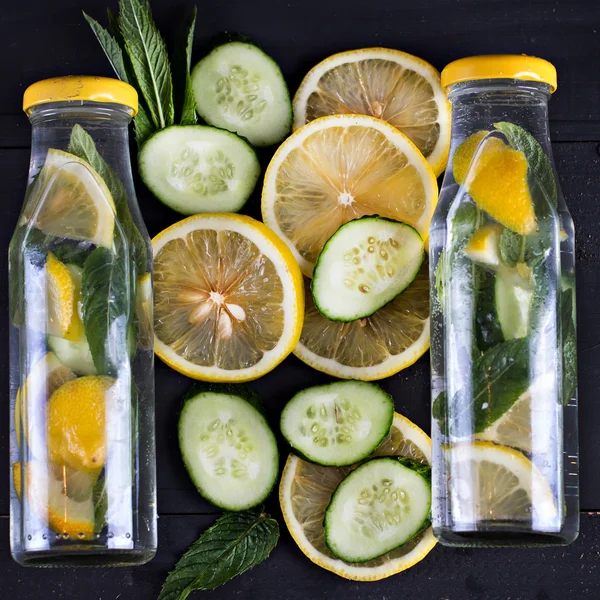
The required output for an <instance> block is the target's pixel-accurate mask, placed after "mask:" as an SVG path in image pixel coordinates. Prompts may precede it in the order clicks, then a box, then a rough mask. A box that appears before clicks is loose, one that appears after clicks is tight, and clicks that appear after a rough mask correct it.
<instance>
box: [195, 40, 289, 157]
mask: <svg viewBox="0 0 600 600" xmlns="http://www.w3.org/2000/svg"><path fill="white" fill-rule="evenodd" d="M192 87H193V90H194V95H195V97H196V109H197V111H198V114H199V115H200V116H201V117H202V118H203V119H204V120H205V121H206V122H207V123H209V124H210V125H214V126H215V127H221V128H223V129H227V130H229V131H233V132H235V133H237V134H239V135H241V136H243V137H245V138H246V139H247V140H248V141H249V142H250V143H251V144H252V145H254V146H270V145H272V144H276V143H278V142H281V141H282V140H283V139H284V138H285V137H286V135H287V134H288V133H289V131H290V129H291V127H292V103H291V100H290V94H289V91H288V88H287V85H286V83H285V80H284V78H283V75H282V73H281V69H280V68H279V67H278V66H277V63H276V62H275V61H274V60H273V59H272V58H271V57H270V56H268V55H267V54H265V53H264V52H263V51H262V50H261V49H260V48H258V47H257V46H255V45H254V44H251V43H248V42H240V41H235V42H229V43H226V44H222V45H220V46H217V47H216V48H215V49H214V50H213V51H212V52H210V53H209V54H208V55H207V56H205V57H204V58H203V59H202V60H201V61H200V62H199V63H198V64H197V65H196V66H195V67H194V69H193V71H192Z"/></svg>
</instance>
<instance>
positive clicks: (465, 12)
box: [0, 0, 600, 600]
mask: <svg viewBox="0 0 600 600" xmlns="http://www.w3.org/2000/svg"><path fill="white" fill-rule="evenodd" d="M108 1H109V0H29V2H25V1H18V0H4V1H3V2H2V8H1V9H0V10H1V12H0V40H1V43H2V50H3V51H2V53H1V54H0V73H1V74H2V80H3V84H2V86H1V89H2V93H1V94H0V175H1V181H2V190H3V193H2V197H3V210H4V217H3V219H2V225H0V247H1V248H2V252H3V257H2V260H0V281H6V280H7V273H6V249H7V246H8V242H9V239H10V236H11V234H12V231H13V228H14V225H15V223H16V219H17V215H18V212H19V210H20V207H21V202H22V199H23V194H24V190H25V181H26V174H27V168H28V157H29V134H30V127H29V124H28V122H27V119H26V118H25V116H24V115H23V114H22V112H21V108H20V107H21V98H22V94H23V91H24V89H25V87H26V86H27V85H28V84H30V83H32V82H34V81H36V80H38V79H42V78H45V77H50V76H53V75H66V74H96V75H112V73H111V71H110V68H109V66H108V63H107V61H106V59H105V57H104V55H103V54H102V51H101V50H100V48H99V46H98V45H97V44H96V42H95V40H94V38H93V35H92V33H91V31H90V30H89V28H88V26H87V25H86V23H85V22H84V20H83V18H82V16H81V12H80V10H79V9H80V8H84V9H85V10H86V12H88V13H90V14H91V15H93V16H95V17H97V18H100V19H103V18H104V15H105V7H106V3H107V2H108ZM110 3H111V7H112V8H116V6H115V5H116V0H110ZM191 3H192V0H186V1H175V2H171V1H169V0H154V1H153V2H152V4H153V7H154V14H155V17H156V20H157V22H158V24H159V26H160V27H161V28H162V29H163V30H164V32H165V33H166V35H167V37H169V35H172V34H173V33H174V32H176V31H177V30H178V28H179V25H180V22H181V20H182V19H183V18H184V15H185V14H187V12H188V10H189V8H190V6H191ZM198 4H199V15H198V17H199V18H198V26H197V31H196V44H195V49H196V54H195V58H196V59H197V57H198V56H199V54H200V52H201V49H202V46H203V44H205V43H206V42H207V41H208V40H209V39H210V38H211V37H212V36H214V35H215V34H217V33H219V32H221V31H224V30H229V31H238V32H241V33H245V34H248V35H250V36H252V37H254V38H255V40H256V41H257V42H258V43H260V44H261V45H263V47H264V48H265V49H266V50H267V52H269V53H271V54H272V55H273V56H274V57H275V59H276V60H277V61H278V62H279V63H280V64H281V66H282V69H283V71H284V74H285V75H286V77H287V79H288V82H289V84H290V88H291V89H292V91H294V90H295V88H296V86H297V85H298V83H299V82H300V80H301V78H302V76H303V75H304V74H305V73H306V71H307V70H308V69H309V68H310V67H311V66H312V65H314V64H316V63H317V62H318V61H319V60H321V59H322V58H324V57H326V56H328V55H329V54H332V53H334V52H337V51H340V50H345V49H350V48H360V47H365V46H376V45H379V46H389V47H392V48H399V49H402V50H406V51H408V52H412V53H414V54H416V55H418V56H422V57H423V58H425V59H427V60H429V61H430V62H432V63H433V64H434V65H435V66H436V67H438V68H440V69H441V68H442V67H444V65H445V64H447V63H448V62H450V61H451V60H454V59H456V58H459V57H462V56H466V55H471V54H484V53H528V54H534V55H539V56H543V57H544V58H547V59H549V60H550V61H552V62H553V63H554V64H555V65H556V67H557V69H558V73H559V89H558V92H557V93H556V94H555V96H554V98H553V99H552V102H551V110H550V114H551V131H552V137H553V140H554V145H553V147H554V155H555V159H556V163H557V168H558V173H559V175H560V178H561V182H562V186H563V191H564V194H565V197H566V199H567V202H568V203H569V206H570V208H571V211H572V213H573V216H574V219H575V225H576V231H577V244H578V246H577V260H578V267H577V268H578V272H577V292H578V311H579V397H580V404H581V410H580V432H581V433H580V437H581V508H582V515H581V535H580V537H579V539H578V540H577V542H576V543H574V544H573V545H571V546H569V547H567V548H559V549H549V550H526V549H523V550H454V549H448V548H443V547H440V546H438V547H437V548H435V549H434V551H433V552H432V553H431V555H430V556H429V557H428V558H427V559H426V560H425V561H424V562H422V563H420V564H419V565H418V566H416V567H415V568H413V569H411V570H410V571H407V572H406V573H403V574H400V575H398V576H396V577H392V578H390V579H387V580H385V581H382V582H379V583H371V584H369V583H353V582H347V581H345V580H343V579H340V578H338V577H336V576H335V575H332V574H330V573H328V572H326V571H323V570H321V569H319V568H318V567H316V566H314V565H313V564H312V563H310V562H309V561H308V559H306V558H305V557H304V556H303V555H302V554H301V552H300V551H299V550H298V549H297V548H296V546H295V545H294V543H293V541H292V540H291V538H290V536H289V535H288V533H287V531H286V529H285V525H283V523H282V521H281V515H280V512H279V508H278V503H277V500H276V498H273V499H271V501H270V503H269V510H270V511H271V512H272V514H273V515H275V516H276V517H278V518H279V520H280V522H281V523H282V538H281V541H280V543H279V546H278V547H277V548H276V549H275V551H274V552H273V555H272V556H271V558H270V560H268V561H267V562H265V563H263V564H262V565H260V566H259V567H258V568H256V569H255V570H253V571H251V572H249V573H247V574H246V575H244V576H242V577H241V578H238V579H237V580H235V581H233V582H230V583H229V584H227V585H225V586H223V587H221V588H219V589H217V590H216V591H214V592H205V593H204V596H203V597H205V598H207V599H215V600H216V599H217V598H230V597H232V596H233V597H235V598H242V599H257V600H259V599H260V600H272V599H278V600H280V599H281V600H296V599H297V600H300V599H302V600H312V599H316V598H328V599H338V598H339V599H347V600H367V599H369V600H387V599H389V600H391V599H395V598H402V599H403V600H412V599H419V600H442V599H444V600H469V599H471V598H473V599H485V600H495V599H497V600H509V599H510V600H525V599H527V600H529V599H532V600H533V599H535V600H549V599H553V600H554V599H556V600H571V599H578V600H579V599H581V600H584V599H590V600H595V599H598V598H600V512H598V511H600V477H599V471H598V468H599V467H598V465H599V464H600V462H599V460H600V458H599V457H600V434H599V433H598V429H599V425H600V402H598V393H599V392H600V309H599V308H598V306H599V302H600V276H599V273H600V272H599V270H598V266H599V264H600V230H599V227H600V154H599V150H600V146H599V142H600V2H599V1H598V0H590V1H587V2H586V1H584V0H557V1H543V0H537V1H536V0H419V1H415V0H412V1H408V0H379V1H377V0H375V1H373V0H369V1H365V0H347V1H346V2H342V1H340V0H303V1H299V0H204V2H199V3H198ZM269 157H270V154H269V152H264V153H263V156H262V157H261V158H262V160H263V164H264V165H266V164H267V163H268V160H269ZM137 192H138V198H139V202H140V206H141V209H142V212H143V215H144V217H145V220H146V223H147V225H148V229H149V230H150V234H151V235H154V234H156V233H157V232H158V231H160V230H161V229H163V228H164V227H165V226H167V225H168V224H170V223H172V222H175V221H177V220H178V215H176V214H175V213H173V212H171V211H169V210H168V209H167V208H165V207H164V206H162V205H161V204H160V203H159V202H158V201H157V200H155V199H154V198H153V197H152V196H151V195H150V194H149V193H148V191H147V190H146V189H145V188H144V186H143V184H142V183H141V182H139V181H137ZM258 206H259V202H258V193H255V196H254V198H253V200H252V202H251V203H250V209H249V212H250V213H251V214H253V215H257V214H258ZM4 299H5V303H4V304H3V307H6V294H4ZM6 312H7V311H6ZM7 322H8V315H7V314H6V315H5V317H4V318H2V319H0V338H3V339H4V340H7V338H8V335H7V331H6V324H7ZM6 348H7V346H6V345H5V346H4V351H3V352H1V353H0V378H1V379H0V389H2V390H5V392H4V396H3V398H5V399H6V402H5V406H8V401H7V390H8V352H7V351H6ZM327 379H328V378H327V377H326V376H324V375H322V374H319V373H317V372H316V371H313V370H311V369H310V368H309V367H307V366H305V365H303V364H302V363H301V362H300V361H299V360H297V359H296V358H293V357H292V358H289V359H287V360H286V361H285V363H284V364H283V365H281V366H280V367H279V368H278V369H276V370H275V372H273V373H271V374H270V375H268V376H266V377H264V378H263V379H261V380H260V381H257V382H256V383H255V384H253V385H254V387H255V388H256V390H257V391H258V392H259V393H260V394H261V395H262V396H263V398H264V400H265V404H266V406H267V409H268V413H269V418H270V420H271V421H272V423H273V424H275V423H276V422H277V421H278V418H279V413H280V410H281V408H282V406H283V404H284V403H285V401H286V400H287V399H288V398H289V397H290V396H291V395H292V394H293V393H294V392H296V391H297V390H299V389H300V388H302V387H304V386H306V385H307V383H315V384H316V383H322V382H325V381H327ZM189 383H190V382H189V380H187V379H186V378H185V377H183V376H181V375H178V374H177V373H175V372H174V371H172V370H170V369H169V368H168V367H166V366H165V365H164V364H162V363H161V362H160V361H157V364H156V417H157V457H158V459H157V460H158V487H159V492H158V502H159V504H158V507H159V513H160V521H159V551H158V555H157V556H156V558H155V559H154V560H153V561H152V562H151V563H150V564H148V565H146V566H144V567H138V568H135V569H95V570H90V569H80V570H73V569H53V570H48V569H46V570H42V569H24V568H21V567H19V566H18V565H17V564H16V563H14V562H12V560H11V557H10V553H9V545H8V531H9V519H8V516H7V515H8V469H6V471H5V472H6V477H5V478H4V480H3V481H4V487H3V492H2V494H1V495H0V599H1V600H8V599H15V600H16V599H19V600H41V599H46V598H56V599H59V598H65V599H67V598H68V599H69V600H96V599H97V600H117V599H118V598H121V599H122V600H125V599H134V600H150V599H152V598H156V597H157V595H158V592H159V590H160V586H161V583H162V581H163V580H164V577H165V575H166V574H167V572H168V570H169V569H170V568H171V567H172V566H173V565H174V563H175V562H176V560H177V559H178V558H179V556H180V555H181V554H182V552H183V551H184V550H185V548H186V547H187V546H188V545H189V544H190V543H191V542H192V541H194V540H195V539H196V537H197V536H198V534H199V532H200V531H202V530H203V529H204V528H205V527H207V526H208V525H209V524H210V523H212V522H213V520H214V519H215V515H216V514H217V512H216V511H215V509H214V508H213V507H211V506H210V505H209V504H208V503H207V502H205V501H203V500H202V498H200V496H199V495H198V494H197V493H196V491H195V490H194V488H193V486H192V485H191V483H190V481H189V479H188V477H187V475H186V472H185V470H184V468H183V465H182V463H181V460H180V457H179V451H178V448H177V436H176V428H175V422H176V412H177V407H178V403H179V398H180V397H181V395H182V393H183V392H184V390H185V389H186V388H187V386H188V385H189ZM383 386H384V387H385V388H386V389H387V390H389V391H390V392H391V393H393V395H394V398H395V401H396V407H397V410H399V411H400V412H402V413H403V414H405V415H407V416H408V417H409V418H411V419H412V420H414V421H415V422H416V423H418V424H419V425H420V426H421V427H423V428H424V429H425V430H426V431H428V430H429V364H428V357H427V356H426V357H424V358H422V359H421V360H420V361H419V362H418V363H417V364H416V365H414V366H413V367H411V368H410V369H408V370H407V371H405V372H403V373H400V374H399V375H397V376H395V377H393V378H391V379H389V380H386V381H384V382H383ZM8 431H9V425H8V410H7V409H6V408H5V409H4V410H2V411H0V445H1V449H2V460H3V461H4V464H5V465H6V466H7V467H8V451H7V447H8Z"/></svg>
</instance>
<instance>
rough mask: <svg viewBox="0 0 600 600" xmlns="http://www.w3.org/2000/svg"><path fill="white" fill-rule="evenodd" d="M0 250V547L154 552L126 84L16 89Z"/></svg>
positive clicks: (142, 256) (117, 559) (37, 555)
mask: <svg viewBox="0 0 600 600" xmlns="http://www.w3.org/2000/svg"><path fill="white" fill-rule="evenodd" d="M23 107H24V110H25V112H26V113H27V115H28V117H29V120H30V122H31V125H32V127H33V136H32V146H31V163H30V171H29V179H28V186H27V191H26V195H25V201H24V204H23V209H22V211H21V215H20V217H19V220H18V223H17V226H16V230H15V233H14V235H13V238H12V241H11V244H10V250H9V268H10V319H11V324H10V409H11V420H10V423H11V431H10V459H11V464H12V477H11V492H10V495H11V498H10V500H11V501H10V505H11V515H10V516H11V521H10V523H11V528H10V529H11V550H12V555H13V557H14V559H15V560H16V561H17V562H18V563H20V564H22V565H40V566H58V565H136V564H142V563H145V562H147V561H148V560H150V559H151V558H152V557H153V556H154V554H155V551H156V477H155V449H154V443H155V442H154V373H153V347H152V340H153V319H152V280H151V272H152V254H151V245H150V240H149V237H148V233H147V231H146V228H145V226H144V222H143V220H142V217H141V214H140V211H139V208H138V204H137V200H136V196H135V191H134V188H133V180H132V175H131V163H130V159H129V140H128V125H129V123H130V122H131V119H132V116H133V115H134V114H135V112H136V111H137V94H136V92H135V90H134V89H133V88H131V87H130V86H129V85H127V84H126V83H123V82H121V81H116V80H113V79H106V78H99V77H61V78H57V79H49V80H46V81H40V82H38V83H35V84H33V85H32V86H30V87H29V88H28V89H27V91H26V92H25V96H24V102H23Z"/></svg>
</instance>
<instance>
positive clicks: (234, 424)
mask: <svg viewBox="0 0 600 600" xmlns="http://www.w3.org/2000/svg"><path fill="white" fill-rule="evenodd" d="M255 398H256V395H255V394H253V392H252V391H251V390H250V388H248V387H246V386H242V385H239V386H232V385H229V386H215V385H213V386H194V387H193V388H192V389H191V390H190V392H189V393H188V394H187V395H186V397H185V398H184V403H183V407H182V409H181V414H180V417H179V448H180V449H181V455H182V457H183V462H184V463H185V467H186V469H187V471H188V473H189V475H190V477H191V479H192V481H193V482H194V484H195V486H196V487H197V488H198V491H199V492H200V494H201V495H202V496H204V498H206V499H207V500H208V501H210V502H212V503H213V504H214V505H215V506H218V507H220V508H223V509H225V510H232V511H235V510H246V509H248V508H252V507H253V506H256V505H257V504H260V503H261V502H263V501H264V500H265V498H266V497H267V496H268V495H269V493H270V492H271V490H272V489H273V486H274V485H275V482H276V480H277V474H278V470H279V453H278V451H277V442H276V441H275V436H274V435H273V432H272V431H271V429H270V428H269V425H268V424H267V421H266V419H265V418H264V416H263V415H262V413H261V412H260V411H259V410H258V409H257V408H256V405H255V402H256V401H255Z"/></svg>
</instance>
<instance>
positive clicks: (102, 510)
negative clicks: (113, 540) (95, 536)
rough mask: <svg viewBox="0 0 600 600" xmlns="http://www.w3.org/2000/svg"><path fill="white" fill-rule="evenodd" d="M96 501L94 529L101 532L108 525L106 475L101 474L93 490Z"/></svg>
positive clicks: (93, 497)
mask: <svg viewBox="0 0 600 600" xmlns="http://www.w3.org/2000/svg"><path fill="white" fill-rule="evenodd" d="M92 499H93V501H94V523H95V524H94V531H96V532H100V531H102V529H104V526H105V525H106V522H107V520H106V515H107V513H108V494H107V493H106V477H105V476H104V475H101V476H100V477H99V478H98V481H96V483H95V484H94V489H93V490H92Z"/></svg>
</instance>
